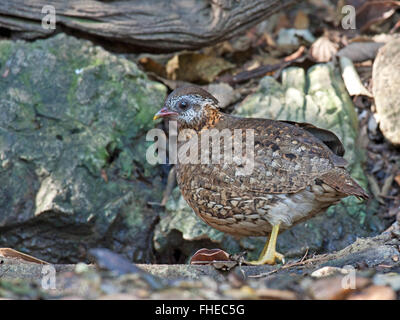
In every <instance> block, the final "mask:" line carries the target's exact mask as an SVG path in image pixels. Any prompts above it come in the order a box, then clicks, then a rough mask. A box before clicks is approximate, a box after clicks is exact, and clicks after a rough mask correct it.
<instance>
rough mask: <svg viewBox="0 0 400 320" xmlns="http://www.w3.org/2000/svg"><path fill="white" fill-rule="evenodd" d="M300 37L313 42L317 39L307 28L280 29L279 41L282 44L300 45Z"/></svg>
mask: <svg viewBox="0 0 400 320" xmlns="http://www.w3.org/2000/svg"><path fill="white" fill-rule="evenodd" d="M299 38H300V39H304V40H305V41H307V42H309V43H313V42H314V41H315V38H314V36H313V35H312V33H311V32H310V31H309V30H307V29H284V28H283V29H280V30H279V35H278V40H277V43H278V45H280V46H288V45H293V46H298V45H300V41H299Z"/></svg>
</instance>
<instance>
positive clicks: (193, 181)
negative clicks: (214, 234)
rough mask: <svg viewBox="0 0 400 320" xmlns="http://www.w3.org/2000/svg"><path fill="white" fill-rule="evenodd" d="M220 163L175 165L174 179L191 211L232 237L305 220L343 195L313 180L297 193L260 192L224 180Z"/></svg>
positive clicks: (268, 231) (255, 233) (264, 231)
mask: <svg viewBox="0 0 400 320" xmlns="http://www.w3.org/2000/svg"><path fill="white" fill-rule="evenodd" d="M220 172H221V166H219V165H211V164H210V165H200V164H199V165H191V164H185V165H178V166H177V181H178V185H179V187H180V189H181V191H182V195H183V197H184V198H185V200H186V201H187V203H188V204H189V206H190V207H191V208H192V209H193V210H194V212H195V213H196V214H197V215H198V216H199V217H200V218H201V219H202V220H203V221H205V222H206V223H207V224H209V225H210V226H211V227H213V228H215V229H217V230H220V231H222V232H225V233H229V234H232V235H235V236H266V235H268V234H269V233H270V232H271V230H272V226H273V225H274V224H277V223H279V224H280V225H281V228H280V229H281V230H285V229H288V228H290V227H292V226H293V225H295V224H297V223H299V222H302V221H305V220H307V219H309V218H311V217H313V216H315V215H317V214H319V213H321V212H324V211H325V210H326V209H327V208H328V207H329V206H331V205H332V204H335V203H337V202H338V201H339V200H340V199H341V198H343V197H344V196H346V195H344V194H341V193H338V192H337V191H335V190H334V189H333V188H331V187H329V186H328V185H326V184H324V183H321V182H320V181H316V182H314V183H311V184H310V185H309V186H307V187H305V188H304V189H303V190H301V191H299V192H297V193H290V194H285V193H281V194H276V193H275V194H265V193H263V194H260V193H254V192H250V191H249V190H246V187H245V186H244V185H243V184H240V181H231V183H229V182H224V181H221V179H219V177H221V175H220V174H219V173H220Z"/></svg>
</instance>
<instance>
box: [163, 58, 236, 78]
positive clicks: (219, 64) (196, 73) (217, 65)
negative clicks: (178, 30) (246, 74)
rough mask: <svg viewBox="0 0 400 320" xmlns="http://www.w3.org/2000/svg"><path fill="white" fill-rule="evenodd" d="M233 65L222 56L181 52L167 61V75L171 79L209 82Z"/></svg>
mask: <svg viewBox="0 0 400 320" xmlns="http://www.w3.org/2000/svg"><path fill="white" fill-rule="evenodd" d="M233 67H234V65H233V64H232V63H230V62H228V61H226V60H224V59H222V58H218V57H213V56H207V55H204V54H199V53H182V54H179V55H176V56H174V57H173V58H172V59H171V60H169V61H168V63H167V66H166V70H167V76H168V78H169V79H172V80H181V81H188V82H198V83H210V82H212V81H214V80H215V78H216V77H217V76H218V75H219V74H221V72H223V71H226V70H229V69H231V68H233Z"/></svg>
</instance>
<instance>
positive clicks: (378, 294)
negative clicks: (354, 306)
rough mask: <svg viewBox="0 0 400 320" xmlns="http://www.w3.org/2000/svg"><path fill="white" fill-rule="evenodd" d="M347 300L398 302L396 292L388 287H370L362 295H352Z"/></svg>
mask: <svg viewBox="0 0 400 320" xmlns="http://www.w3.org/2000/svg"><path fill="white" fill-rule="evenodd" d="M347 300H396V292H394V290H393V289H392V288H390V287H386V286H370V287H369V288H367V289H364V290H363V291H362V292H360V293H353V294H351V295H350V296H349V297H348V298H347Z"/></svg>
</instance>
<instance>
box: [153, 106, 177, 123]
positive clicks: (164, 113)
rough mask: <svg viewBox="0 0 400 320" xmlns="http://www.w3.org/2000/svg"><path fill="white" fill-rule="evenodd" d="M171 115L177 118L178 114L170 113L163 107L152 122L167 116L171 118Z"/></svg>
mask: <svg viewBox="0 0 400 320" xmlns="http://www.w3.org/2000/svg"><path fill="white" fill-rule="evenodd" d="M172 115H174V116H177V115H178V113H177V112H173V111H170V110H168V109H167V108H165V107H164V108H162V109H161V110H160V111H158V112H157V113H156V114H155V115H154V117H153V120H157V119H159V118H163V117H168V116H172Z"/></svg>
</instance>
